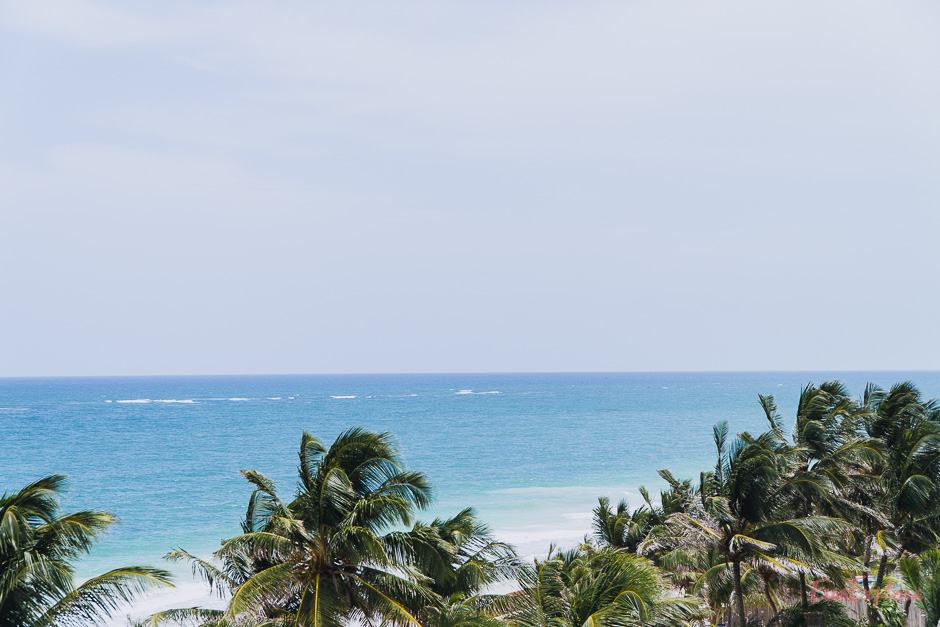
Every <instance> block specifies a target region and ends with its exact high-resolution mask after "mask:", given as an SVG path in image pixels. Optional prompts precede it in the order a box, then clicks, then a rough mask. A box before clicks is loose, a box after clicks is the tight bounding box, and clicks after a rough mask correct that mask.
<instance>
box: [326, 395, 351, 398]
mask: <svg viewBox="0 0 940 627" xmlns="http://www.w3.org/2000/svg"><path fill="white" fill-rule="evenodd" d="M330 398H356V397H355V395H353V396H330Z"/></svg>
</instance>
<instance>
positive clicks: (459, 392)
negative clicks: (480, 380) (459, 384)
mask: <svg viewBox="0 0 940 627" xmlns="http://www.w3.org/2000/svg"><path fill="white" fill-rule="evenodd" d="M454 394H473V390H457V391H456V392H454Z"/></svg>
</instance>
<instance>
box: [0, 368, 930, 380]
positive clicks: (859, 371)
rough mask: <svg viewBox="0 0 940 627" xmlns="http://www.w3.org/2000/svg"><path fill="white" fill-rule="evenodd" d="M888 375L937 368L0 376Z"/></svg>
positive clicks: (39, 376)
mask: <svg viewBox="0 0 940 627" xmlns="http://www.w3.org/2000/svg"><path fill="white" fill-rule="evenodd" d="M827 372H831V373H833V374H864V373H874V374H891V373H938V372H940V369H937V370H931V369H921V368H914V369H911V370H901V369H895V368H889V369H886V370H863V369H849V370H840V369H822V370H795V369H791V370H505V371H469V370H468V371H457V372H306V373H305V372H295V373H288V372H279V373H244V372H243V373H202V374H187V373H181V374H80V375H72V374H67V375H3V376H0V381H2V380H6V379H119V378H126V379H134V378H138V379H143V378H150V379H152V378H162V377H165V378H170V377H187V378H195V377H207V378H208V377H378V376H383V377H391V376H402V377H406V376H408V377H410V376H448V375H454V376H459V375H463V376H467V375H536V374H543V375H553V374H557V375H564V374H597V375H603V374H822V373H827Z"/></svg>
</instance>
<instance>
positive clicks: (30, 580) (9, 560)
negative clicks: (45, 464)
mask: <svg viewBox="0 0 940 627" xmlns="http://www.w3.org/2000/svg"><path fill="white" fill-rule="evenodd" d="M65 481H66V478H65V477H64V476H63V475H50V476H48V477H44V478H42V479H39V480H38V481H35V482H33V483H31V484H29V485H27V486H26V487H25V488H23V489H21V490H19V491H18V492H13V493H9V494H8V493H4V494H3V495H0V627H52V626H54V625H76V624H94V623H95V622H98V621H100V620H102V619H104V618H106V617H109V616H111V614H112V613H113V612H114V611H115V610H117V609H118V608H119V607H120V606H121V605H122V604H124V603H127V602H129V601H131V600H132V599H134V598H135V597H137V595H138V594H140V593H142V592H144V591H146V590H148V589H150V588H153V587H156V586H163V585H171V584H170V575H169V573H167V572H166V571H164V570H158V569H155V568H148V567H144V566H127V567H124V568H117V569H114V570H112V571H110V572H107V573H104V574H102V575H98V576H96V577H92V578H90V579H88V580H87V581H86V582H84V583H83V584H81V585H78V586H76V585H75V581H74V575H75V562H76V561H77V560H78V559H79V558H80V557H81V555H82V554H84V553H87V552H88V551H89V550H91V548H92V546H93V545H94V543H95V540H97V539H98V537H99V536H100V535H101V534H102V533H103V532H104V531H105V530H106V529H107V528H108V527H110V526H111V525H112V524H113V523H114V522H115V518H114V516H112V515H111V514H109V513H107V512H99V511H80V512H74V513H71V514H59V511H58V510H59V499H60V497H61V494H62V492H63V490H64V487H65Z"/></svg>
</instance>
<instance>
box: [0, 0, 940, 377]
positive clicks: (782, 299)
mask: <svg viewBox="0 0 940 627" xmlns="http://www.w3.org/2000/svg"><path fill="white" fill-rule="evenodd" d="M938 32H940V5H937V4H936V3H935V2H932V1H929V2H928V1H923V2H914V1H905V0H900V1H897V0H892V1H891V2H888V1H884V2H870V1H866V0H806V1H800V0H796V1H789V0H788V1H786V2H777V1H768V2H751V1H747V2H745V1H740V2H736V1H725V0H714V1H701V0H694V1H693V0H676V1H675V2H663V1H662V0H637V1H617V2H595V1H589V2H577V3H574V2H552V1H548V2H492V1H484V2H480V1H473V2H471V1H456V2H365V3H317V2H309V1H303V2H301V1H293V0H286V1H283V2H272V1H268V2H261V1H258V2H244V1H242V2H238V1H226V2H214V1H208V0H203V1H199V2H193V1H191V0H190V1H186V2H182V1H180V2H176V1H167V2H159V3H155V2H142V1H141V2H127V1H123V2H116V1H105V0H42V1H36V0H3V1H2V2H0V217H2V220H0V268H2V270H0V376H18V375H83V374H167V373H180V374H183V373H194V374H198V373H308V372H309V373H314V372H431V371H520V370H521V371H536V370H555V371H574V370H749V369H760V370H784V369H814V370H821V369H936V368H940V351H938V347H940V325H938V322H937V318H938V316H937V311H938V308H940V295H938V294H937V285H938V279H937V277H938V270H940V252H938V250H937V236H938V234H940V72H938V69H937V68H938V67H940V38H938V37H937V33H938Z"/></svg>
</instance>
